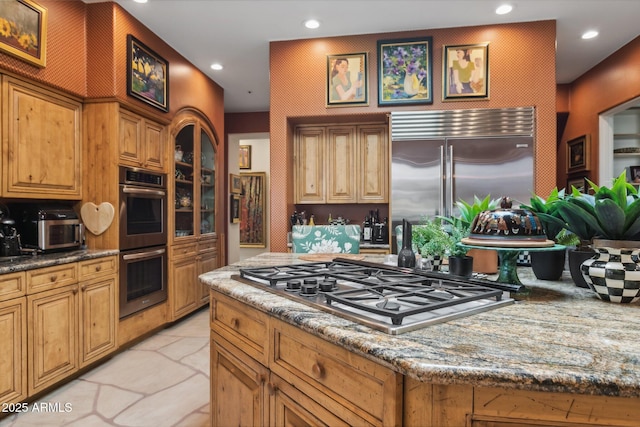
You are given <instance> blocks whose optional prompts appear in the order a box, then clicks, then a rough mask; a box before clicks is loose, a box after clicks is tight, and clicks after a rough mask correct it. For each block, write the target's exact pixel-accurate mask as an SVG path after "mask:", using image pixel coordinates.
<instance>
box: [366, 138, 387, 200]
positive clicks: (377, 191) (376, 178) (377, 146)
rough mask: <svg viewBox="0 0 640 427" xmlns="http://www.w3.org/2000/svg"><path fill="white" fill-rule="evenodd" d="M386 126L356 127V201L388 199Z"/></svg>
mask: <svg viewBox="0 0 640 427" xmlns="http://www.w3.org/2000/svg"><path fill="white" fill-rule="evenodd" d="M387 133H388V131H387V127H386V126H377V125H376V126H361V127H359V128H358V159H359V163H358V168H359V170H358V203H387V202H388V201H389V197H388V194H389V144H388V143H387Z"/></svg>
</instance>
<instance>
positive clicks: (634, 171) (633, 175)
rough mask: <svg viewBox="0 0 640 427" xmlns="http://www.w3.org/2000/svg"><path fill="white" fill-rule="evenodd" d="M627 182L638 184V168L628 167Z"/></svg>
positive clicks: (639, 174)
mask: <svg viewBox="0 0 640 427" xmlns="http://www.w3.org/2000/svg"><path fill="white" fill-rule="evenodd" d="M629 181H631V182H633V183H634V184H640V166H629Z"/></svg>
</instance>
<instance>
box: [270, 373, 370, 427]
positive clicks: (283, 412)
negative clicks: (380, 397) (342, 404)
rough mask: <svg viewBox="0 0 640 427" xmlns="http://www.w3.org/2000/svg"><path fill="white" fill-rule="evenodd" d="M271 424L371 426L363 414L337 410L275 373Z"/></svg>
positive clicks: (300, 426)
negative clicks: (311, 396) (330, 408)
mask: <svg viewBox="0 0 640 427" xmlns="http://www.w3.org/2000/svg"><path fill="white" fill-rule="evenodd" d="M269 390H270V394H271V398H270V414H271V418H270V420H271V422H270V424H269V425H271V426H291V427H294V426H295V427H312V426H331V427H339V426H344V427H349V426H371V425H373V424H371V423H369V422H367V421H366V420H364V419H363V418H361V417H358V416H357V415H355V414H352V413H350V412H349V411H345V410H343V411H340V412H339V415H340V417H338V416H337V415H338V414H335V413H333V412H332V411H330V410H329V409H327V407H326V406H325V405H323V404H320V403H318V402H316V401H315V400H313V399H311V398H309V397H308V396H306V395H305V394H304V393H302V392H300V390H298V389H297V388H295V387H293V386H292V385H291V384H289V383H287V382H286V381H284V380H282V379H281V378H278V376H277V375H273V374H272V375H271V381H270V383H269Z"/></svg>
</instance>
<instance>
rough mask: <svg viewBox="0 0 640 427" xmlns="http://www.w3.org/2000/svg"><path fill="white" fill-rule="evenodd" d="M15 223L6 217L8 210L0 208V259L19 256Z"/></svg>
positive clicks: (18, 240) (18, 238)
mask: <svg viewBox="0 0 640 427" xmlns="http://www.w3.org/2000/svg"><path fill="white" fill-rule="evenodd" d="M15 225H16V222H15V221H14V220H13V219H11V218H9V217H8V209H6V208H2V207H0V257H7V256H17V255H20V254H21V250H20V235H19V234H18V231H17V230H16V227H15Z"/></svg>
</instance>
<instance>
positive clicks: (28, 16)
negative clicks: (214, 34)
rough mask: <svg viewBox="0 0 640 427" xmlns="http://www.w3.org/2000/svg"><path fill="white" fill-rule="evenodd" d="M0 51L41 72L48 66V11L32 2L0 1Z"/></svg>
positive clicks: (23, 0) (20, 0)
mask: <svg viewBox="0 0 640 427" xmlns="http://www.w3.org/2000/svg"><path fill="white" fill-rule="evenodd" d="M0 51H2V52H5V53H8V54H9V55H13V56H15V57H17V58H20V59H22V60H23V61H25V62H28V63H30V64H33V65H35V66H37V67H41V68H43V67H44V66H45V65H46V62H47V9H46V8H44V7H42V6H40V5H38V4H37V3H35V2H33V1H31V0H3V1H0Z"/></svg>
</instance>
